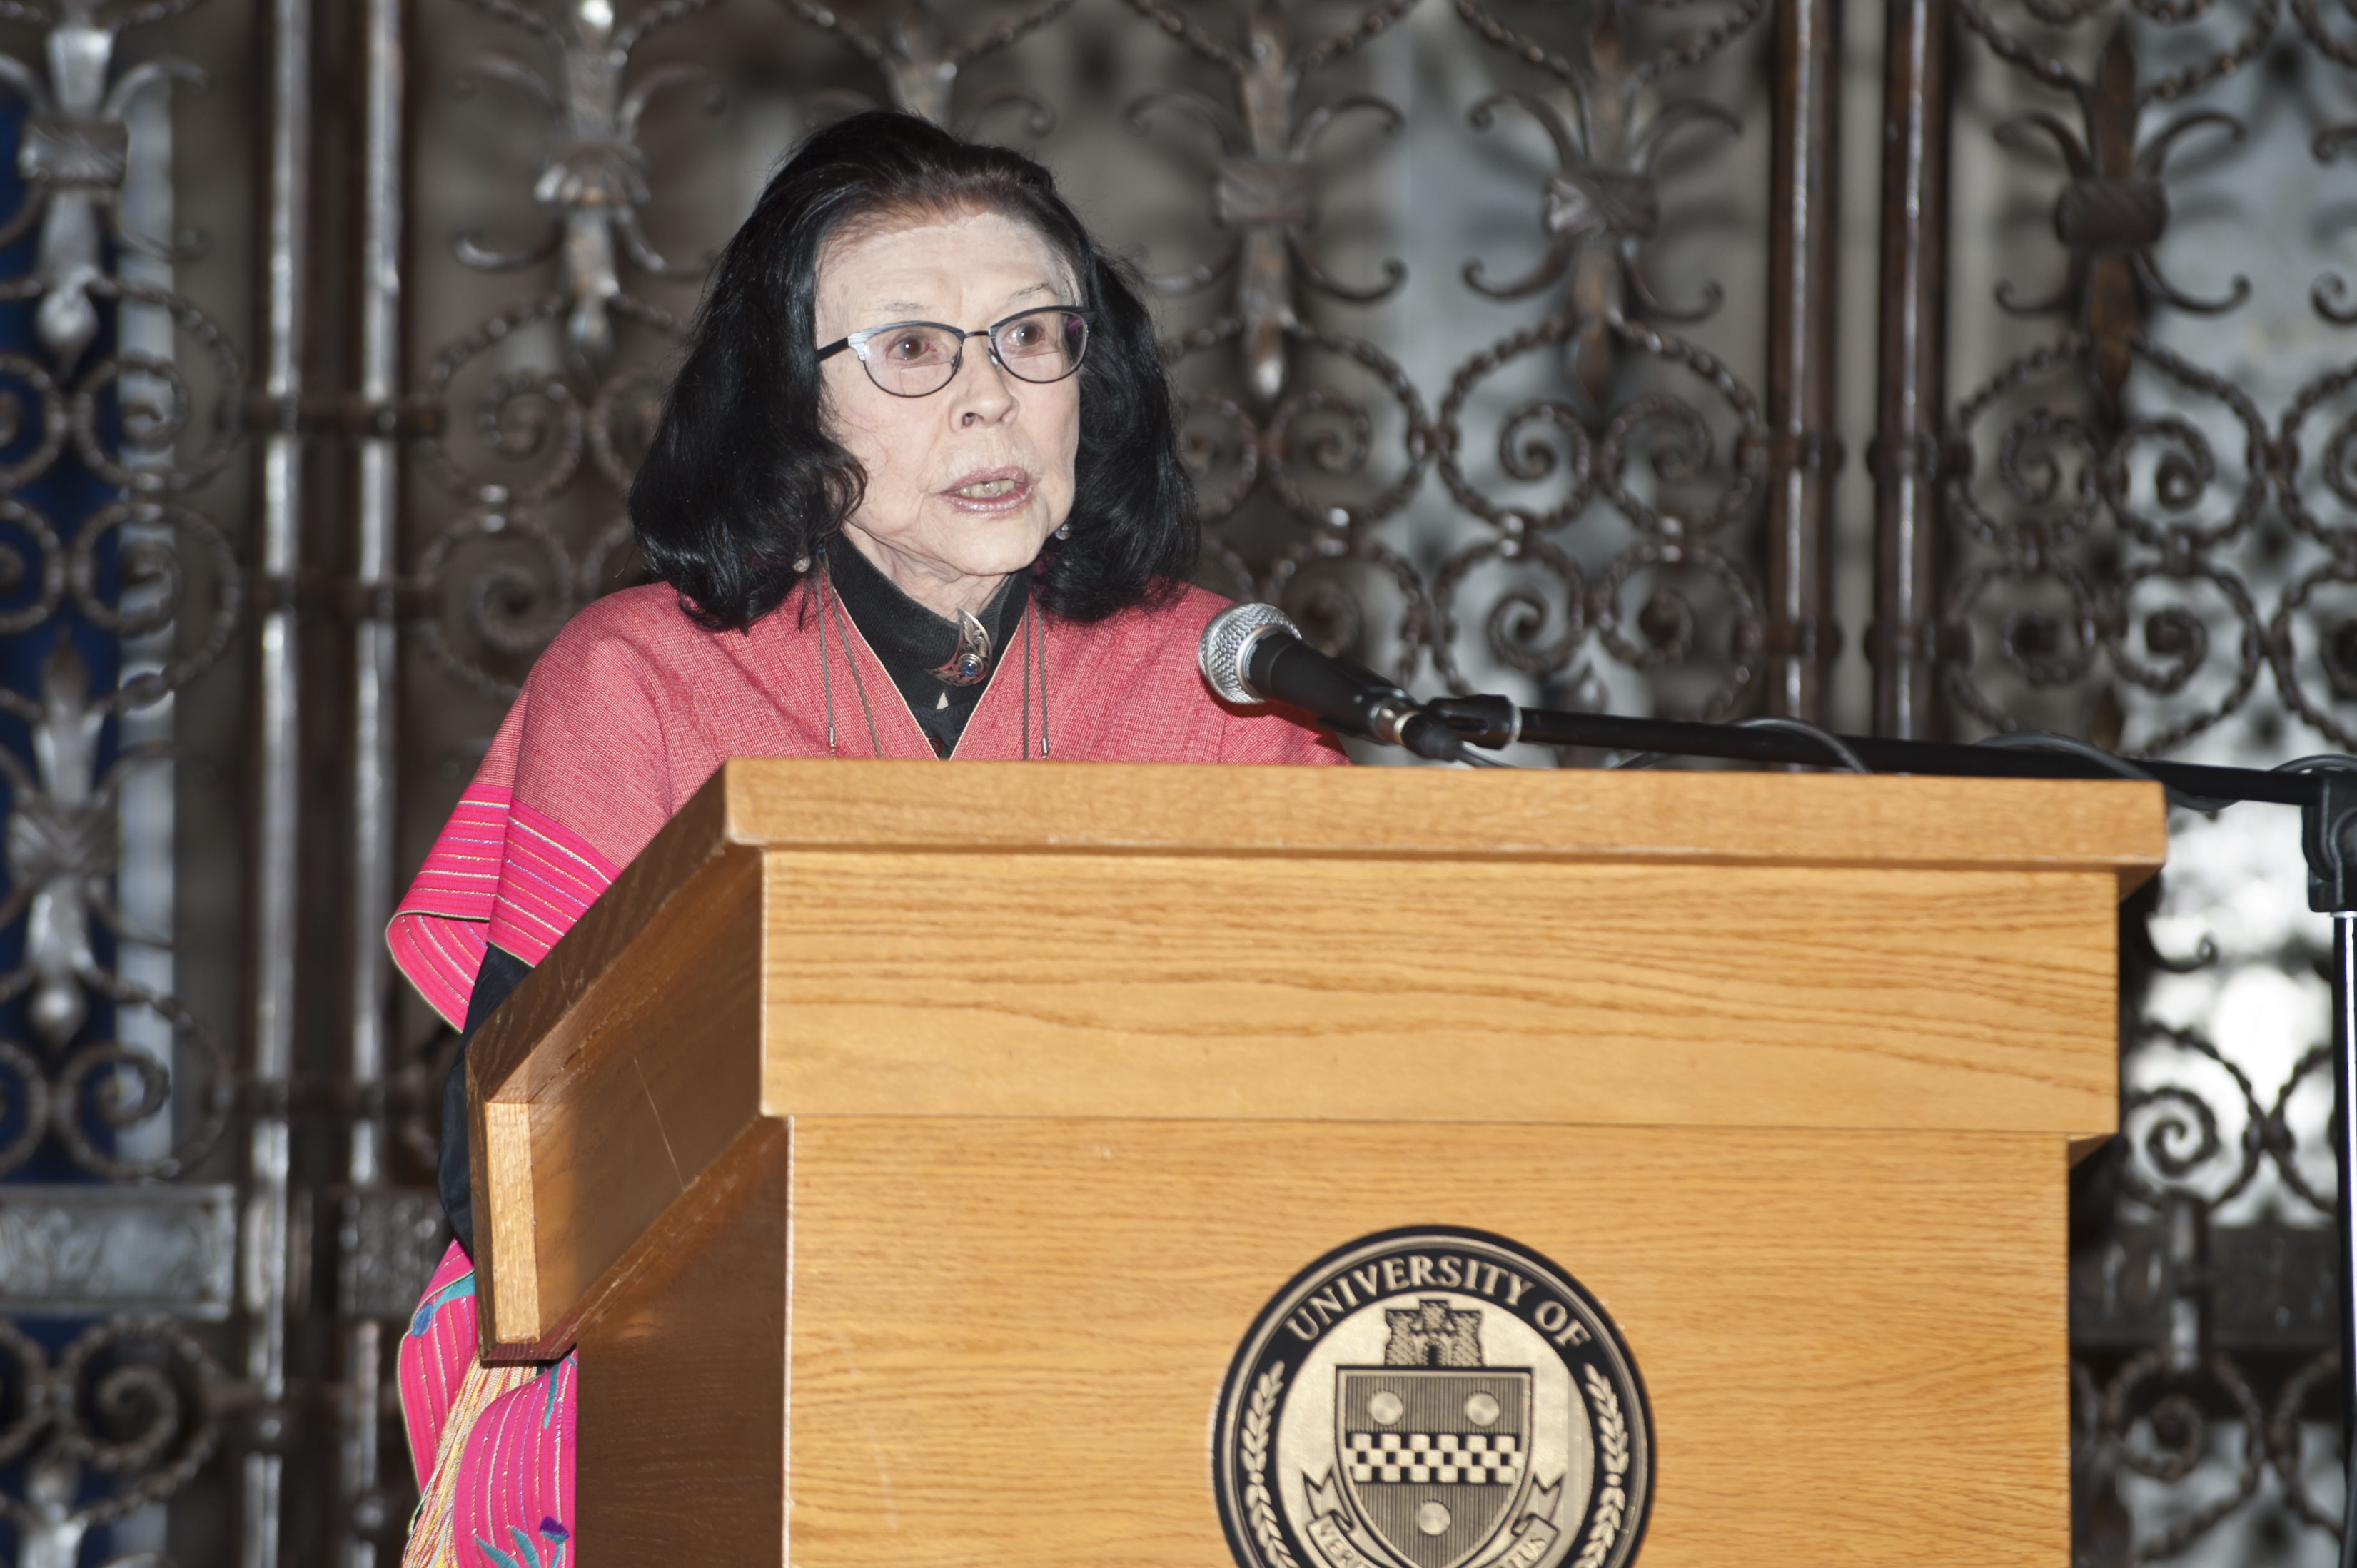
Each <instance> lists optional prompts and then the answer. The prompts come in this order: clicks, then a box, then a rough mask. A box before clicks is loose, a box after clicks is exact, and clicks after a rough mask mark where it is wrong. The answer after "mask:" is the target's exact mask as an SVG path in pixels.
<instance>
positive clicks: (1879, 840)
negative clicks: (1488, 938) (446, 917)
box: [657, 759, 2168, 892]
mask: <svg viewBox="0 0 2357 1568" xmlns="http://www.w3.org/2000/svg"><path fill="white" fill-rule="evenodd" d="M699 809H700V811H699ZM691 813H697V814H700V815H701V816H702V825H701V827H700V830H699V829H694V828H691V829H690V830H689V832H688V833H687V834H686V835H685V836H688V837H690V838H696V839H703V840H704V841H705V843H710V838H709V837H708V836H707V835H716V836H717V837H718V838H720V839H721V840H723V841H725V842H727V843H736V844H748V845H759V846H762V847H765V848H768V849H772V850H797V849H799V850H814V851H846V850H850V851H856V850H874V851H886V852H888V851H893V850H917V851H931V852H940V851H955V850H976V851H988V852H994V853H1001V854H1004V853H1008V852H1015V853H1020V852H1023V851H1026V850H1032V851H1039V852H1044V853H1055V852H1063V853H1074V852H1080V853H1099V854H1120V853H1123V852H1125V851H1126V852H1131V853H1139V854H1218V855H1247V856H1250V855H1264V854H1267V855H1286V854H1303V855H1349V856H1374V857H1385V856H1415V857H1434V858H1441V859H1451V858H1459V857H1471V858H1482V859H1487V858H1492V857H1500V856H1515V857H1521V856H1528V857H1534V858H1539V859H1557V860H1626V861H1631V862H1637V863H1669V864H1680V863H1683V864H1694V865H1824V866H1885V867H1892V868H1897V867H1922V868H1946V869H1956V870H1964V869H1982V870H2055V871H2063V870H2072V871H2083V870H2093V869H2097V868H2109V869H2112V870H2114V871H2115V872H2116V873H2118V874H2119V875H2120V877H2121V886H2122V890H2123V891H2124V892H2125V891H2126V890H2127V889H2129V888H2132V887H2134V886H2136V885H2137V884H2139V883H2141V882H2142V881H2144V880H2145V879H2146V878H2147V877H2148V876H2150V875H2152V874H2153V873H2154V872H2156V871H2158V869H2159V868H2160V864H2161V861H2162V858H2163V856H2164V854H2166V851H2167V848H2168V828H2167V821H2166V813H2165V811H2164V810H2163V805H2162V798H2161V791H2160V788H2159V786H2158V785H2156V784H2148V783H2139V782H2133V781H2129V780H2125V779H2123V780H2119V781H2111V780H2088V781H2082V780H2053V779H1933V778H1915V777H1900V776H1890V775H1875V776H1870V777H1869V776H1859V775H1853V774H1792V773H1737V772H1657V771H1616V770H1605V769H1539V768H1531V769H1523V770H1515V771H1506V770H1503V769H1491V770H1484V771H1480V772H1467V771H1459V770H1457V769H1444V768H1273V767H1260V768H1251V767H1219V766H1216V765H1205V764H1149V763H1065V764H1056V765H1049V766H1046V767H1041V766H1039V765H1036V764H1030V763H1022V762H974V763H960V764H958V765H957V766H955V767H953V768H942V767H941V766H940V765H939V764H937V763H933V762H926V761H883V762H879V761H857V762H850V761H836V760H824V761H820V760H807V759H791V760H787V759H743V760H738V761H735V762H731V763H729V764H727V765H726V767H725V768H723V769H722V770H721V771H720V773H719V774H718V775H716V777H715V779H714V780H713V782H712V783H710V784H708V785H706V786H705V789H703V790H702V791H700V792H699V794H698V795H697V797H696V799H695V800H694V801H692V802H690V804H689V806H688V807H687V808H686V810H684V811H682V813H681V815H682V816H683V817H686V816H689V815H690V814H691ZM664 836H665V838H666V839H668V838H671V837H672V836H673V835H672V834H670V833H668V832H667V833H666V834H665V835H664ZM657 842H658V843H662V842H663V841H662V840H658V841H657ZM681 847H683V848H684V847H686V846H685V845H682V846H681Z"/></svg>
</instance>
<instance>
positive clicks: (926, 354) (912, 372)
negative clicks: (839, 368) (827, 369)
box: [860, 327, 958, 397]
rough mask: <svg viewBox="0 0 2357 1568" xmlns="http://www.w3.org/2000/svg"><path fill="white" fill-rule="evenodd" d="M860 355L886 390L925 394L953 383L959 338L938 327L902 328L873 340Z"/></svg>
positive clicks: (872, 374) (917, 394)
mask: <svg viewBox="0 0 2357 1568" xmlns="http://www.w3.org/2000/svg"><path fill="white" fill-rule="evenodd" d="M860 358H861V359H862V360H865V361H866V366H867V373H868V374H869V375H871V376H873V377H874V378H876V384H877V386H879V387H882V388H883V389H884V390H885V391H886V392H893V393H896V394H898V395H899V396H901V397H922V396H924V395H925V394H926V393H927V392H939V391H941V390H942V388H943V387H945V386H947V385H948V384H949V380H950V377H951V376H952V374H954V373H955V371H956V366H957V358H958V340H957V338H955V337H953V336H952V335H951V334H950V333H947V332H944V331H942V330H941V329H940V328H937V327H900V328H894V329H893V331H892V332H891V333H890V334H889V335H888V336H887V337H882V338H872V339H870V340H869V342H868V344H867V352H866V353H865V354H863V355H862V356H860Z"/></svg>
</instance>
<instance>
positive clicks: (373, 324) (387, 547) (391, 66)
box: [342, 0, 406, 1568]
mask: <svg viewBox="0 0 2357 1568" xmlns="http://www.w3.org/2000/svg"><path fill="white" fill-rule="evenodd" d="M361 25H362V30H363V38H362V39H361V50H362V64H361V77H362V81H361V114H362V119H363V125H362V131H361V257H360V264H361V276H360V286H359V290H358V293H359V300H358V313H359V327H360V395H361V400H362V402H364V403H368V404H370V405H371V406H375V407H384V406H388V405H390V404H391V403H393V400H394V399H395V398H396V397H397V396H398V395H399V393H400V381H401V237H402V210H401V203H402V196H403V173H402V156H403V146H402V128H403V109H404V82H405V74H404V72H405V66H406V61H405V59H404V49H403V38H402V25H403V24H402V0H367V4H366V7H365V10H364V12H363V16H362V24H361ZM357 456H358V459H359V463H358V481H357V482H358V494H357V495H356V496H355V498H354V500H355V505H354V509H353V510H354V517H355V520H356V521H357V525H358V532H359V538H358V540H357V541H356V546H357V547H356V549H355V552H354V556H355V560H354V571H355V574H356V575H357V576H358V577H359V579H360V587H361V603H362V604H363V606H364V607H365V608H364V610H363V612H362V615H361V620H360V624H359V626H358V627H357V628H355V629H354V631H353V634H352V637H353V646H352V671H353V677H352V679H353V690H352V713H353V727H352V757H351V767H352V779H351V789H352V868H351V871H352V881H351V900H352V902H351V921H352V929H351V933H350V936H351V951H350V966H351V989H350V1006H351V1016H350V1034H351V1040H350V1044H351V1054H350V1065H351V1075H352V1084H353V1087H354V1089H355V1090H358V1091H359V1092H360V1095H361V1103H362V1104H363V1105H364V1106H365V1105H367V1104H368V1103H369V1102H370V1098H371V1090H375V1089H377V1088H379V1087H380V1086H382V1083H383V1081H384V1062H385V1042H384V1032H385V1019H386V1006H387V1002H388V998H389V991H390V987H391V983H392V973H391V969H390V966H389V964H388V962H387V959H386V955H385V948H384V938H383V931H384V924H385V921H386V920H387V919H388V918H390V917H391V915H392V912H393V811H394V807H395V804H396V800H395V792H394V786H395V774H394V763H395V758H394V746H395V742H396V740H397V737H398V734H399V725H398V714H396V712H395V707H394V703H395V700H396V698H397V696H398V690H397V686H396V681H397V678H398V675H399V668H398V663H397V660H398V655H399V651H400V647H399V627H398V623H397V622H396V621H395V619H394V618H393V605H392V603H391V599H392V593H393V583H394V580H395V578H396V576H397V574H398V571H399V563H398V553H399V517H400V513H399V507H400V499H401V494H400V478H401V472H400V453H399V449H398V447H397V446H396V444H395V442H394V441H393V439H392V438H391V437H389V436H370V437H367V438H366V439H363V440H362V441H361V442H360V443H359V452H358V455H357ZM383 1143H384V1122H383V1118H382V1116H381V1115H373V1114H368V1113H365V1112H363V1113H362V1114H361V1115H358V1116H355V1117H354V1118H353V1119H352V1122H351V1144H350V1161H349V1164H348V1165H347V1169H346V1177H347V1179H348V1180H349V1181H350V1184H351V1186H352V1187H353V1188H354V1189H355V1191H360V1190H364V1189H366V1188H369V1187H375V1186H376V1185H378V1184H379V1183H380V1182H381V1181H382V1179H383ZM346 1310H347V1311H349V1310H350V1304H347V1306H346ZM344 1348H345V1373H346V1377H347V1379H348V1385H349V1386H348V1388H347V1390H346V1396H345V1399H344V1402H343V1406H342V1409H343V1422H344V1434H343V1470H344V1476H343V1483H344V1500H345V1510H344V1520H345V1522H346V1526H347V1528H348V1530H349V1531H350V1533H349V1534H348V1535H347V1538H346V1541H345V1551H344V1553H343V1557H344V1561H345V1562H346V1563H349V1564H350V1568H373V1565H374V1563H375V1562H376V1547H375V1545H374V1543H373V1542H372V1541H370V1540H368V1539H367V1536H368V1535H369V1534H371V1533H373V1528H374V1527H375V1526H377V1525H380V1524H382V1522H383V1521H382V1517H381V1516H382V1506H381V1503H380V1502H379V1499H377V1498H376V1495H375V1494H376V1490H377V1484H378V1475H379V1457H378V1445H377V1433H378V1426H379V1415H378V1410H379V1401H378V1395H377V1388H378V1384H379V1381H380V1380H382V1376H383V1326H382V1324H380V1323H378V1322H377V1321H376V1320H374V1319H373V1318H367V1317H353V1318H350V1319H349V1320H348V1321H347V1323H346V1326H345V1347H344Z"/></svg>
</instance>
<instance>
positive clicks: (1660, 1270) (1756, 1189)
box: [582, 1118, 2070, 1568]
mask: <svg viewBox="0 0 2357 1568" xmlns="http://www.w3.org/2000/svg"><path fill="white" fill-rule="evenodd" d="M794 1140H795V1147H794V1155H793V1165H794V1187H793V1200H792V1201H793V1216H794V1228H795V1230H794V1237H793V1256H794V1264H793V1270H792V1290H793V1301H792V1316H791V1347H792V1350H791V1399H790V1409H791V1418H790V1419H791V1452H792V1460H791V1477H792V1484H791V1489H792V1507H791V1515H790V1520H789V1534H790V1539H791V1561H792V1562H793V1563H796V1564H803V1565H809V1568H822V1565H823V1568H870V1565H873V1568H886V1565H887V1564H904V1563H925V1564H927V1565H928V1568H1032V1565H1034V1564H1038V1563H1135V1564H1142V1565H1157V1564H1168V1565H1170V1568H1180V1565H1185V1568H1211V1565H1213V1564H1217V1563H1223V1562H1225V1561H1227V1548H1226V1546H1225V1544H1224V1542H1223V1541H1222V1537H1221V1532H1220V1524H1219V1520H1218V1517H1217V1515H1216V1512H1215V1510H1214V1508H1213V1505H1212V1499H1211V1481H1210V1473H1211V1465H1210V1455H1209V1452H1208V1448H1207V1441H1208V1439H1207V1432H1208V1429H1209V1426H1210V1423H1211V1410H1212V1405H1213V1402H1214V1400H1215V1398H1216V1395H1217V1392H1218V1389H1219V1383H1220V1380H1221V1378H1222V1374H1223V1373H1224V1372H1225V1370H1226V1368H1227V1364H1228V1359H1229V1357H1230V1356H1231V1355H1232V1353H1233V1352H1234V1350H1235V1348H1236V1346H1237V1344H1238V1342H1239V1341H1240V1340H1241V1339H1242V1338H1243V1335H1244V1332H1245V1329H1246V1328H1247V1327H1248V1326H1249V1325H1250V1324H1251V1322H1252V1320H1253V1318H1254V1316H1255V1315H1256V1314H1258V1313H1259V1311H1260V1310H1261V1308H1262V1307H1263V1306H1264V1305H1266V1304H1267V1302H1268V1300H1269V1298H1270V1297H1271V1296H1273V1295H1274V1294H1275V1293H1276V1292H1277V1291H1278V1290H1279V1289H1280V1288H1281V1287H1282V1286H1283V1285H1284V1284H1285V1283H1286V1282H1287V1281H1288V1280H1289V1279H1291V1278H1292V1277H1293V1275H1294V1274H1295V1273H1297V1271H1299V1270H1300V1269H1301V1268H1303V1267H1304V1266H1306V1265H1307V1264H1308V1263H1309V1262H1311V1261H1313V1260H1314V1259H1316V1258H1318V1256H1320V1255H1321V1254H1323V1253H1324V1252H1326V1251H1328V1250H1329V1249H1330V1248H1332V1247H1335V1246H1337V1245H1339V1244H1340V1243H1342V1242H1344V1241H1347V1240H1351V1239H1353V1238H1355V1237H1358V1236H1361V1235H1364V1234H1367V1233H1370V1232H1372V1231H1376V1230H1384V1229H1388V1228H1391V1227H1394V1226H1402V1225H1410V1224H1426V1223H1442V1224H1456V1225H1469V1226H1473V1227H1477V1228H1480V1229H1482V1230H1492V1231H1496V1232H1499V1233H1501V1234H1503V1235H1506V1236H1509V1237H1512V1239H1514V1240H1518V1241H1521V1242H1523V1243H1525V1244H1526V1245H1528V1246H1530V1247H1533V1248H1534V1249H1536V1250H1537V1251H1540V1252H1542V1253H1544V1254H1545V1255H1546V1256H1548V1257H1550V1258H1551V1259H1553V1260H1554V1261H1555V1262H1556V1263H1558V1264H1560V1265H1562V1266H1563V1267H1565V1268H1566V1269H1568V1270H1569V1271H1570V1272H1571V1273H1573V1274H1574V1275H1575V1276H1576V1277H1577V1279H1578V1280H1579V1281H1580V1282H1581V1283H1583V1284H1585V1285H1586V1286H1587V1288H1588V1290H1589V1291H1590V1292H1591V1293H1592V1294H1595V1295H1596V1297H1597V1298H1598V1300H1599V1301H1600V1302H1601V1303H1602V1304H1603V1305H1604V1306H1605V1308H1606V1310H1607V1311H1608V1312H1609V1314H1610V1315H1611V1316H1612V1317H1613V1319H1614V1320H1615V1321H1616V1322H1617V1323H1618V1324H1619V1326H1620V1328H1621V1330H1622V1332H1623V1333H1624V1335H1625V1336H1626V1337H1627V1340H1628V1343H1629V1345H1630V1348H1631V1351H1632V1353H1633V1355H1634V1357H1635V1359H1636V1363H1637V1366H1638V1368H1639V1370H1640V1374H1641V1377H1642V1379H1643V1380H1644V1383H1645V1386H1646V1390H1647V1392H1648V1395H1649V1397H1650V1399H1651V1402H1652V1409H1653V1418H1654V1430H1655V1441H1656V1444H1657V1454H1658V1462H1659V1485H1658V1491H1657V1494H1656V1498H1655V1503H1654V1510H1653V1519H1652V1526H1651V1529H1650V1530H1649V1532H1648V1535H1647V1539H1646V1544H1645V1545H1644V1547H1643V1549H1642V1552H1641V1562H1642V1563H1646V1564H1647V1565H1648V1568H1726V1565H1727V1564H1729V1563H1836V1564H1852V1563H1854V1564H1859V1565H1861V1568H1864V1565H1867V1564H1874V1565H1878V1568H1879V1565H1882V1564H1888V1563H1910V1564H1922V1565H1927V1568H1928V1565H1947V1564H1953V1565H1955V1568H1966V1565H1970V1568H2010V1565H2016V1564H2018V1565H2022V1568H2030V1565H2036V1568H2064V1564H2066V1563H2067V1562H2068V1560H2069V1544H2070V1543H2069V1539H2068V1538H2069V1526H2070V1507H2069V1500H2068V1495H2067V1487H2068V1479H2069V1431H2068V1418H2067V1402H2068V1388H2067V1378H2066V1375H2065V1370H2064V1368H2065V1356H2066V1348H2065V1340H2066V1332H2067V1325H2066V1321H2065V1317H2066V1305H2065V1277H2064V1169H2065V1167H2064V1153H2063V1148H2062V1145H2061V1143H2060V1142H2059V1141H2058V1140H2055V1139H2051V1138H2047V1137H2040V1136H2020V1135H2003V1134H1958V1133H1914V1134H1899V1133H1789V1132H1770V1131H1737V1130H1727V1131H1691V1130H1672V1129H1639V1128H1582V1129H1555V1128H1539V1127H1531V1126H1498V1125H1489V1126H1445V1125H1434V1124H1429V1123H1427V1124H1426V1125H1423V1126H1418V1127H1413V1128H1400V1127H1382V1126H1366V1125H1348V1124H1338V1123H1332V1122H1324V1123H1290V1124H1286V1123H1279V1124H1267V1123H1263V1124H1259V1125H1252V1124H1241V1123H1224V1124H1223V1123H1214V1122H1021V1121H1006V1122H983V1121H968V1122H959V1121H910V1120H875V1121H868V1120H856V1119H855V1120H842V1121H837V1120H834V1119H829V1118H816V1119H812V1120H808V1121H802V1122H797V1124H796V1127H795V1131H794ZM582 1389H583V1393H582V1399H583V1411H584V1416H583V1420H584V1423H585V1430H586V1429H587V1423H588V1422H589V1420H590V1419H591V1417H590V1415H589V1412H591V1411H592V1410H593V1409H594V1408H595V1405H596V1402H597V1398H598V1394H597V1387H596V1385H595V1383H594V1382H593V1381H592V1380H590V1378H589V1377H588V1376H587V1369H586V1364H585V1376H584V1378H583V1383H582ZM583 1474H584V1476H585V1477H587V1475H588V1474H589V1472H588V1471H587V1468H585V1470H584V1472H583ZM584 1539H585V1541H587V1539H588V1536H587V1532H586V1530H585V1534H584ZM585 1550H587V1548H586V1547H585Z"/></svg>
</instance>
